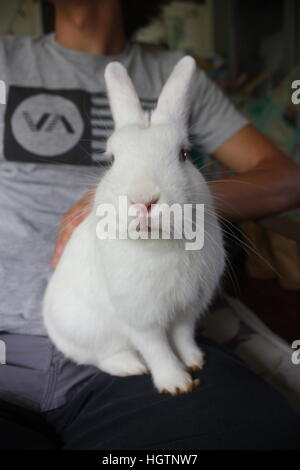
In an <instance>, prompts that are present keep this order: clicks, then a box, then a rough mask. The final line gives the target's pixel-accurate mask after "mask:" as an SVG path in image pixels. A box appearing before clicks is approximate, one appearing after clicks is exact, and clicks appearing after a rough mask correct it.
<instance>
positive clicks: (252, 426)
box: [46, 340, 300, 450]
mask: <svg viewBox="0 0 300 470" xmlns="http://www.w3.org/2000/svg"><path fill="white" fill-rule="evenodd" d="M201 344H202V347H204V349H205V352H206V359H207V365H206V366H205V368H204V370H203V371H201V372H199V373H196V374H195V375H196V376H198V377H199V378H200V380H201V383H200V385H199V387H198V388H197V389H196V390H195V391H194V392H193V393H191V394H187V395H181V396H177V397H171V396H168V395H161V394H159V393H158V392H157V391H156V390H155V389H154V387H153V385H152V382H151V378H150V376H140V377H127V378H118V377H111V376H109V375H107V374H105V373H102V372H99V373H98V374H97V375H96V377H94V378H93V379H92V380H91V381H90V382H89V383H88V384H87V385H86V387H85V388H84V389H82V390H81V391H80V392H79V393H78V394H77V395H76V396H75V397H74V398H73V400H72V401H71V402H70V403H69V404H67V405H65V406H63V407H61V408H59V409H57V410H54V411H51V412H48V413H47V414H46V418H47V421H48V423H49V424H50V425H51V426H52V427H53V428H54V429H55V430H56V432H57V433H58V435H59V436H60V438H61V439H62V441H63V448H65V449H97V450H108V449H109V450H138V449H160V450H166V449H168V450H175V449H176V450H178V449H181V450H182V449H194V450H195V449H199V450H200V449H248V448H250V449H286V448H287V449H295V448H300V417H299V415H298V414H297V413H296V412H295V411H294V410H293V409H292V408H290V406H289V405H288V404H287V402H286V400H285V399H284V398H283V397H281V395H279V394H278V393H277V392H275V391H274V390H273V389H272V388H271V387H269V386H268V385H267V384H265V383H264V382H262V381H261V380H260V379H259V378H257V377H256V376H255V375H254V374H253V373H252V372H250V371H249V369H248V368H247V367H246V366H245V365H244V364H243V363H241V362H240V361H239V360H238V359H236V358H235V357H233V356H231V355H230V354H229V353H228V352H227V351H225V350H223V349H222V348H220V347H219V346H217V345H215V344H213V343H211V342H209V341H207V340H201Z"/></svg>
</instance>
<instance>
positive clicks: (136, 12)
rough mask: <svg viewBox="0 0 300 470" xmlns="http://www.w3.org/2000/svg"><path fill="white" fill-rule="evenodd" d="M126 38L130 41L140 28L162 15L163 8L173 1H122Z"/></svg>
mask: <svg viewBox="0 0 300 470" xmlns="http://www.w3.org/2000/svg"><path fill="white" fill-rule="evenodd" d="M121 1H122V4H123V18H124V27H125V33H126V36H127V37H128V38H129V39H130V38H131V37H132V36H133V35H134V34H135V33H136V32H137V31H138V30H139V29H140V28H143V27H144V26H147V25H148V24H149V23H151V21H152V20H154V19H155V18H157V17H158V16H159V15H160V14H161V10H162V7H163V6H164V5H167V4H168V3H171V1H172V0H146V1H145V0H121Z"/></svg>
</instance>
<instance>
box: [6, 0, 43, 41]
mask: <svg viewBox="0 0 300 470" xmlns="http://www.w3.org/2000/svg"><path fill="white" fill-rule="evenodd" d="M0 8H1V15H0V34H20V35H33V36H36V35H39V34H41V33H42V19H41V7H40V4H39V3H37V2H33V1H32V0H9V1H3V0H2V1H1V6H0Z"/></svg>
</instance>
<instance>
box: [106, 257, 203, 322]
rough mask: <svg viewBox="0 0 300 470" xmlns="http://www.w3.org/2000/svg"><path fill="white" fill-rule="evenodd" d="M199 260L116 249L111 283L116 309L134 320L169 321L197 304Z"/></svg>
mask: <svg viewBox="0 0 300 470" xmlns="http://www.w3.org/2000/svg"><path fill="white" fill-rule="evenodd" d="M197 269H198V268H197V263H196V260H193V259H191V257H190V255H189V254H188V253H187V252H185V253H180V252H173V251H171V252H170V253H167V252H165V253H164V254H163V255H161V254H157V253H147V252H146V253H143V252H140V253H139V252H137V251H134V252H132V253H131V254H130V255H129V253H128V256H127V257H126V256H125V254H124V252H123V254H122V252H120V253H119V254H118V250H115V251H114V261H113V263H111V265H110V273H109V285H110V291H111V295H112V299H113V304H114V306H115V308H116V312H119V313H120V314H121V315H122V316H123V317H124V316H127V315H128V317H129V318H130V319H132V320H133V321H134V322H145V324H147V323H149V322H151V321H153V320H154V321H167V320H168V319H170V317H172V316H174V315H176V312H178V311H179V310H180V311H182V310H184V309H186V308H188V307H189V305H191V303H195V301H196V298H197V296H198V286H197V284H198V283H199V280H198V276H197V272H196V271H197Z"/></svg>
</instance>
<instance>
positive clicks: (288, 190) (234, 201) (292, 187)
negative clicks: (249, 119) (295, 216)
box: [210, 125, 300, 221]
mask: <svg viewBox="0 0 300 470" xmlns="http://www.w3.org/2000/svg"><path fill="white" fill-rule="evenodd" d="M214 157H215V158H216V159H217V160H219V161H220V162H221V163H222V164H223V165H225V166H226V167H227V168H228V169H230V170H232V171H234V172H235V173H236V174H235V175H234V176H230V177H228V178H225V179H223V180H220V181H212V182H210V187H211V190H212V192H213V194H214V196H215V201H216V207H217V211H218V213H219V214H220V216H222V217H224V218H225V219H227V220H230V221H242V220H253V219H258V218H261V217H264V216H267V215H272V214H275V213H279V212H282V211H285V210H288V209H291V208H294V207H297V206H300V166H298V165H297V164H295V163H294V162H293V161H292V160H291V159H289V158H287V157H285V156H284V155H283V154H282V153H281V152H280V150H278V148H277V147H276V146H275V145H274V144H273V143H272V142H271V140H269V139H268V138H267V137H265V136H264V135H262V134H261V133H260V132H259V131H257V130H256V129H255V128H254V127H253V126H251V125H248V126H246V127H245V128H243V129H242V130H241V131H239V132H238V133H236V134H235V135H234V136H233V137H231V138H230V139H228V140H227V141H226V142H225V143H224V144H223V145H222V146H221V147H220V148H218V149H217V151H216V152H215V153H214Z"/></svg>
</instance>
